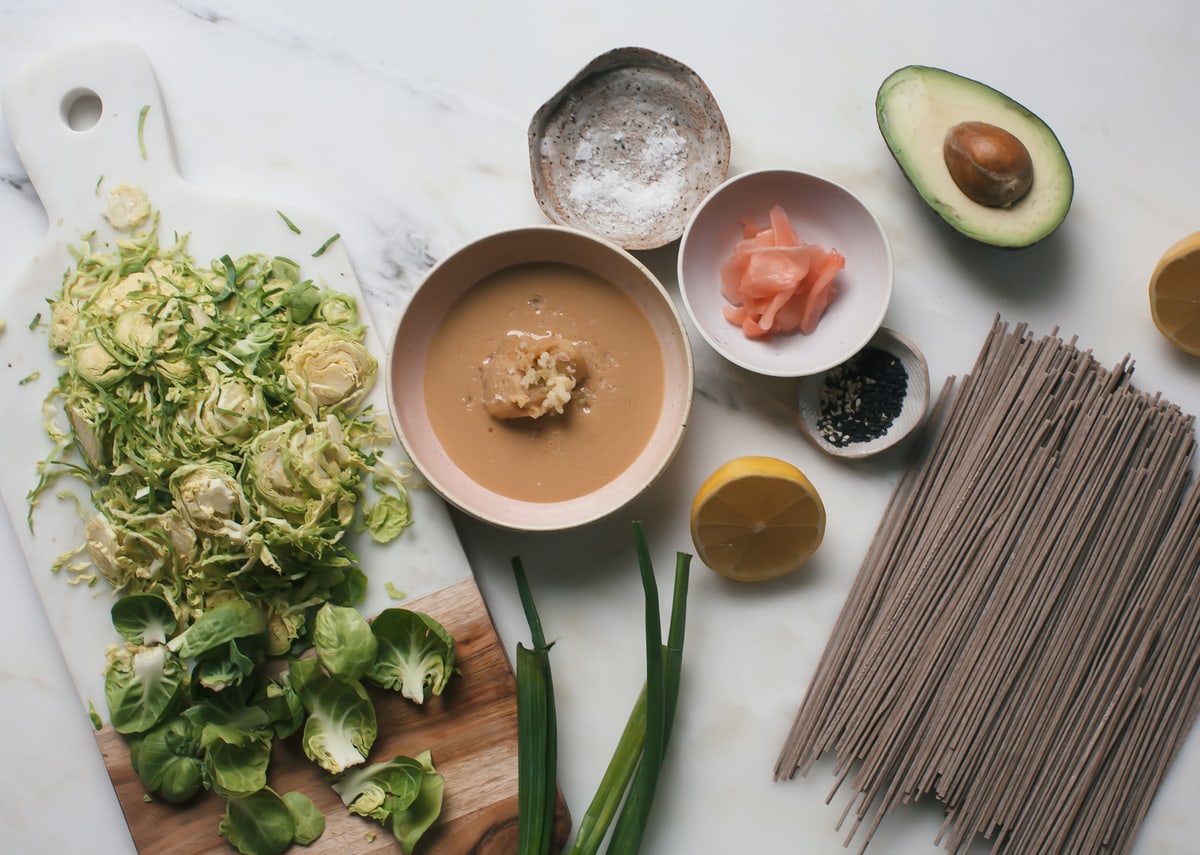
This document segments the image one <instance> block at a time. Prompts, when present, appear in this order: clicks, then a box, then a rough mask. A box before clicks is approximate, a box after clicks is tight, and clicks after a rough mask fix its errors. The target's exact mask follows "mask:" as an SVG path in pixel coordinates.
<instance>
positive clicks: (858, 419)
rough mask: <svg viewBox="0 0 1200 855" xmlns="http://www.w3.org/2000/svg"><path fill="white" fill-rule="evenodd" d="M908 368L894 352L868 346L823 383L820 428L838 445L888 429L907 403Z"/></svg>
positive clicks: (877, 434)
mask: <svg viewBox="0 0 1200 855" xmlns="http://www.w3.org/2000/svg"><path fill="white" fill-rule="evenodd" d="M907 391H908V372H907V371H905V370H904V364H903V363H902V362H901V361H900V360H899V358H898V357H896V356H895V355H894V354H891V353H888V352H887V351H886V350H883V349H881V348H878V347H865V348H863V349H862V350H861V351H859V352H858V353H857V354H855V355H854V356H852V357H851V358H850V359H848V360H847V361H846V362H843V363H842V364H841V365H838V366H837V367H835V368H832V369H830V371H829V373H827V374H826V375H825V381H824V382H823V383H822V384H821V392H820V400H819V402H818V415H817V430H818V431H819V432H820V434H821V436H822V437H824V438H825V440H826V442H828V443H829V444H830V445H833V446H835V447H837V448H845V447H846V446H848V445H852V444H854V443H859V442H869V441H870V440H873V439H877V438H879V437H881V436H883V435H884V434H885V433H887V431H888V428H890V427H891V426H892V422H893V421H895V419H896V416H898V415H900V410H901V409H902V408H903V406H904V396H905V394H906V393H907Z"/></svg>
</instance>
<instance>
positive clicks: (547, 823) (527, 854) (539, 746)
mask: <svg viewBox="0 0 1200 855" xmlns="http://www.w3.org/2000/svg"><path fill="white" fill-rule="evenodd" d="M512 566H513V573H514V575H515V576H516V580H517V591H518V593H519V594H520V597H521V606H522V608H523V609H524V610H525V619H526V622H527V623H528V624H529V634H530V640H531V641H532V643H533V647H532V648H528V647H525V645H523V644H518V645H517V853H518V855H549V852H550V849H551V845H552V843H553V839H554V817H555V808H556V801H557V798H558V722H557V717H556V714H555V709H554V682H553V680H552V679H551V673H550V648H549V646H548V645H547V644H546V637H545V634H544V632H543V631H542V621H541V618H540V617H539V616H538V612H537V606H536V605H535V604H534V600H533V592H532V590H531V589H530V587H529V580H528V578H527V577H526V576H525V568H524V566H523V565H522V564H521V560H520V559H519V558H514V559H513V561H512Z"/></svg>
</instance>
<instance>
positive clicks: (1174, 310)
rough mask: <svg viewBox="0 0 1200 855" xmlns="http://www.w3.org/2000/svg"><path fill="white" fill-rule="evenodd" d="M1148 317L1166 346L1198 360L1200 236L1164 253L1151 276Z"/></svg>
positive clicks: (1196, 235) (1187, 239)
mask: <svg viewBox="0 0 1200 855" xmlns="http://www.w3.org/2000/svg"><path fill="white" fill-rule="evenodd" d="M1150 315H1151V317H1152V318H1153V319H1154V326H1156V327H1158V331H1159V332H1160V333H1162V334H1163V335H1164V336H1166V338H1167V340H1168V341H1169V342H1171V343H1172V344H1174V345H1175V346H1176V347H1178V348H1181V349H1182V350H1186V351H1187V352H1188V353H1193V354H1196V355H1197V356H1200V232H1195V233H1194V234H1190V235H1188V236H1187V237H1185V238H1184V239H1183V240H1181V241H1179V242H1178V243H1176V244H1174V245H1173V246H1172V247H1171V248H1170V249H1168V250H1167V251H1166V252H1165V253H1163V256H1162V258H1161V259H1160V260H1159V262H1158V266H1157V267H1155V268H1154V273H1153V274H1152V275H1151V276H1150Z"/></svg>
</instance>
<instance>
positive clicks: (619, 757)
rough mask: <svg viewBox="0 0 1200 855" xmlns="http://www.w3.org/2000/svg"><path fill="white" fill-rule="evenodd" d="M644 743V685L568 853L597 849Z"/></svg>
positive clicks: (587, 853)
mask: <svg viewBox="0 0 1200 855" xmlns="http://www.w3.org/2000/svg"><path fill="white" fill-rule="evenodd" d="M645 743H646V686H645V684H643V685H642V690H641V691H640V692H639V693H638V697H637V701H636V702H635V703H634V705H633V710H632V712H630V713H629V719H628V720H627V721H626V722H625V729H624V730H623V731H621V738H620V739H619V740H618V741H617V747H616V750H615V751H613V756H612V759H611V760H609V762H608V768H607V769H606V770H605V772H604V777H603V778H601V779H600V786H599V787H597V788H596V795H595V796H593V797H592V802H591V804H589V805H588V808H587V811H586V812H585V813H584V815H583V817H582V818H581V819H580V820H579V829H578V831H577V832H576V834H575V843H574V844H573V845H572V847H571V851H570V853H568V855H595V854H596V853H597V852H599V851H600V845H601V844H602V843H603V842H604V838H605V836H606V835H607V834H608V828H609V826H610V825H611V824H612V821H613V817H615V816H616V815H617V809H618V808H619V807H620V806H621V800H622V799H623V798H624V797H625V791H626V790H627V789H628V788H629V782H630V780H632V778H633V773H634V771H635V770H636V769H637V766H638V761H640V760H641V759H642V746H644V745H645Z"/></svg>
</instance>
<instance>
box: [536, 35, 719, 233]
mask: <svg viewBox="0 0 1200 855" xmlns="http://www.w3.org/2000/svg"><path fill="white" fill-rule="evenodd" d="M729 151H730V139H729V129H728V127H727V126H726V124H725V118H724V116H723V115H722V114H721V109H720V107H718V106H717V102H716V100H715V99H714V98H713V95H712V92H710V91H709V89H708V87H707V86H706V85H705V84H704V81H703V80H701V79H700V77H699V76H698V75H697V74H696V72H694V71H692V70H691V69H690V68H688V67H687V66H685V65H683V64H682V63H680V62H678V61H676V60H674V59H671V58H670V57H666V56H663V55H662V54H659V53H655V52H654V51H651V50H647V49H645V48H633V47H629V48H617V49H615V50H611V51H609V52H607V53H605V54H602V55H600V56H598V57H597V58H596V59H594V60H592V61H591V62H590V63H588V65H587V66H585V67H584V68H583V70H581V71H580V72H579V73H578V74H576V75H575V77H574V78H572V79H571V81H570V82H568V83H567V85H566V86H564V87H563V88H562V89H560V90H559V91H558V92H557V93H556V94H555V95H554V97H552V98H551V99H550V100H548V101H547V102H546V103H545V104H543V105H542V106H541V107H540V108H539V109H538V111H537V112H536V113H535V114H534V116H533V118H532V120H531V121H530V124H529V165H530V171H531V173H532V177H533V193H534V196H535V197H536V199H537V202H538V204H539V205H540V206H541V208H542V211H543V212H544V213H545V214H546V216H547V217H549V219H550V220H551V222H554V223H557V224H559V225H565V226H572V227H574V228H578V229H582V230H584V231H587V232H591V233H592V234H595V235H598V236H599V237H603V238H605V239H607V240H610V241H612V242H613V243H615V244H617V245H618V246H620V247H622V248H624V249H628V250H639V249H654V248H656V247H660V246H665V245H666V244H668V243H670V242H671V241H673V240H676V239H677V238H678V237H679V236H680V235H681V234H683V229H684V225H685V224H686V222H687V218H688V216H689V215H690V213H691V212H692V211H693V210H695V208H696V206H697V205H699V204H700V202H701V200H703V199H704V197H705V195H706V194H707V193H708V191H709V190H711V189H712V188H713V187H715V186H716V185H718V184H720V183H721V182H722V181H723V180H724V179H725V176H726V175H727V174H728V171H729Z"/></svg>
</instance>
